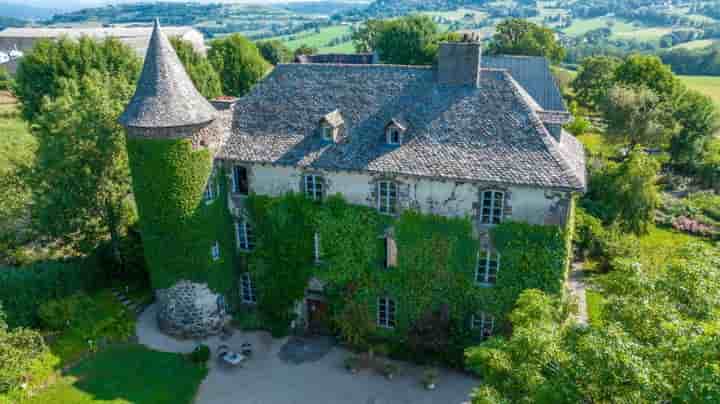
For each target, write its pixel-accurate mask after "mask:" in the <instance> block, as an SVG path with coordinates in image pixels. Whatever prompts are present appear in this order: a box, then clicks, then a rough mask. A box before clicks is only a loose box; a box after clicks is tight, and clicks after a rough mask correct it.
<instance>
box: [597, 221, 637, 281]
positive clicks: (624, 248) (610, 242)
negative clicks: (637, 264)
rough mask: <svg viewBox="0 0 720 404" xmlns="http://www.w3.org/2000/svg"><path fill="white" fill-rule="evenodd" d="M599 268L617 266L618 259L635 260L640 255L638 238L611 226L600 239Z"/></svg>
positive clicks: (604, 268) (610, 268) (609, 268)
mask: <svg viewBox="0 0 720 404" xmlns="http://www.w3.org/2000/svg"><path fill="white" fill-rule="evenodd" d="M600 248H601V258H602V260H601V269H602V270H604V271H610V270H614V269H617V268H618V267H619V260H631V261H632V260H635V261H637V260H638V259H639V257H640V240H639V239H638V238H637V237H636V236H635V235H633V234H628V233H623V232H622V231H620V230H619V229H618V228H617V227H611V228H610V229H608V230H607V231H605V232H604V233H603V236H602V238H601V239H600Z"/></svg>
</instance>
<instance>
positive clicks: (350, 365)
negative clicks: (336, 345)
mask: <svg viewBox="0 0 720 404" xmlns="http://www.w3.org/2000/svg"><path fill="white" fill-rule="evenodd" d="M359 367H360V359H358V357H357V356H355V355H350V356H348V357H347V358H345V369H347V370H348V371H349V372H350V373H357V371H358V368H359Z"/></svg>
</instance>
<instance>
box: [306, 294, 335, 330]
mask: <svg viewBox="0 0 720 404" xmlns="http://www.w3.org/2000/svg"><path fill="white" fill-rule="evenodd" d="M307 312H308V332H310V333H311V334H317V335H326V334H329V333H330V318H329V314H328V305H327V302H323V301H321V300H316V299H307Z"/></svg>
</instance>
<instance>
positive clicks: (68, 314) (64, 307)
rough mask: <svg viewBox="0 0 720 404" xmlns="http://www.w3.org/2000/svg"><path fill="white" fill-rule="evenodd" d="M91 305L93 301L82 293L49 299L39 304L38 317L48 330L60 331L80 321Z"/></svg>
mask: <svg viewBox="0 0 720 404" xmlns="http://www.w3.org/2000/svg"><path fill="white" fill-rule="evenodd" d="M91 307H93V301H92V299H90V298H89V297H88V296H86V295H84V294H82V293H76V294H74V295H72V296H68V297H65V298H62V299H54V300H49V301H47V302H45V303H42V304H41V305H40V308H39V309H38V317H40V321H41V322H42V325H43V326H45V327H47V328H48V329H50V330H54V331H61V330H65V329H68V328H70V327H71V326H72V325H73V324H75V323H76V322H81V321H82V320H83V318H84V316H85V312H86V311H87V310H88V309H89V308H91Z"/></svg>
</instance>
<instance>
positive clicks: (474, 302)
mask: <svg viewBox="0 0 720 404" xmlns="http://www.w3.org/2000/svg"><path fill="white" fill-rule="evenodd" d="M248 211H249V216H250V220H251V222H252V224H253V225H254V226H255V229H256V234H257V245H256V248H255V250H254V251H253V252H252V253H251V254H249V257H248V269H249V271H250V273H251V274H252V276H253V278H254V279H255V280H256V282H257V283H256V284H257V287H258V306H259V307H258V310H259V312H260V313H261V315H262V319H263V321H264V322H265V326H266V327H270V328H280V327H285V328H287V324H288V323H289V322H290V320H291V315H290V310H291V309H292V308H293V306H294V303H295V301H297V300H299V299H302V297H303V296H304V292H305V288H306V285H307V282H308V280H309V279H310V278H311V277H312V276H315V277H317V278H319V279H320V280H322V281H324V282H325V283H326V294H327V296H328V301H329V303H330V310H331V311H332V313H331V316H332V318H333V319H334V320H335V321H334V322H335V324H336V327H337V329H338V330H339V331H340V332H341V334H342V335H343V337H344V338H345V339H347V340H348V341H349V342H350V343H351V344H353V345H360V346H367V345H368V344H371V343H372V341H373V340H374V339H377V338H381V339H385V340H387V341H389V343H390V345H391V346H392V347H393V349H392V351H393V354H394V355H399V356H404V357H409V356H408V355H409V354H410V353H409V352H408V351H407V341H408V338H410V334H411V333H412V332H413V331H412V330H413V329H415V328H416V326H417V325H418V324H420V323H421V322H422V321H423V319H425V318H428V316H429V315H433V314H434V313H436V312H438V311H445V312H447V313H448V315H449V318H448V321H444V322H437V323H436V322H432V324H440V323H442V327H444V329H443V330H430V332H431V334H432V335H445V336H446V337H447V341H438V343H439V344H440V345H443V346H447V347H448V349H446V350H443V352H440V353H438V355H440V357H439V358H436V359H441V360H444V361H446V362H450V363H457V361H458V360H459V359H460V358H461V356H462V352H461V349H462V348H463V347H464V346H467V344H468V343H469V342H471V341H472V339H473V338H477V336H474V335H473V334H472V333H471V332H469V331H468V327H467V321H468V320H469V317H470V315H471V314H474V313H476V312H477V311H479V310H482V311H486V312H488V313H493V314H494V315H496V317H497V318H498V326H501V325H502V323H503V318H504V316H505V315H506V314H507V313H508V312H509V310H510V309H511V308H512V305H513V304H514V302H515V300H516V299H517V296H518V295H519V294H520V293H521V292H522V291H523V290H524V289H525V288H531V287H534V288H540V289H543V290H545V291H547V292H548V293H551V294H553V295H561V293H562V284H563V280H564V277H565V273H566V269H567V265H568V256H567V253H568V248H567V240H568V237H569V235H568V234H567V232H566V231H564V230H563V229H560V228H557V227H552V226H534V225H529V224H521V223H503V224H501V225H498V226H496V227H495V228H494V229H493V230H492V238H493V240H494V243H495V246H496V248H497V249H498V251H499V253H500V254H501V256H502V268H501V270H500V271H499V273H498V281H497V285H495V286H494V287H479V286H477V285H476V284H475V281H474V271H475V265H476V259H477V253H478V241H477V240H476V238H475V237H474V236H473V226H472V223H471V221H470V220H469V219H466V218H462V219H460V218H446V217H441V216H435V215H424V214H421V213H418V212H415V211H406V212H404V213H403V214H402V215H401V216H400V217H398V218H393V217H389V216H384V215H380V214H379V213H378V212H377V211H376V210H374V209H370V208H366V207H359V206H352V205H349V204H347V203H346V202H345V201H344V200H343V199H342V198H341V197H340V196H333V197H329V198H327V200H326V201H325V202H324V203H322V204H318V203H316V202H313V201H309V200H307V199H305V198H304V196H301V195H295V194H288V195H286V196H284V197H282V198H268V197H261V196H256V195H253V196H251V197H250V198H249V199H248ZM315 232H318V233H319V236H320V240H321V261H322V262H321V263H320V264H315V263H314V260H313V254H312V251H313V234H314V233H315ZM288 234H293V235H294V236H293V237H288V236H287V235H288ZM383 234H389V235H391V237H393V238H394V239H395V241H396V244H397V251H398V256H397V266H396V267H391V268H385V267H384V247H383V242H384V240H383ZM278 251H282V252H283V254H278V253H277V252H278ZM385 296H387V297H390V298H392V299H393V300H394V301H395V304H396V307H397V312H396V319H395V323H396V326H395V328H394V329H385V328H376V327H375V326H374V319H375V315H376V314H375V313H376V312H377V299H378V298H379V297H385ZM445 309H447V310H445ZM424 324H425V325H427V324H429V323H424ZM499 328H502V327H499ZM396 347H398V348H396ZM399 347H403V348H402V349H400V348H399ZM418 348H420V347H418ZM431 351H432V350H431ZM420 355H421V354H419V353H415V354H414V355H412V356H411V357H412V358H414V359H415V360H422V359H423V358H422V357H420Z"/></svg>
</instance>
